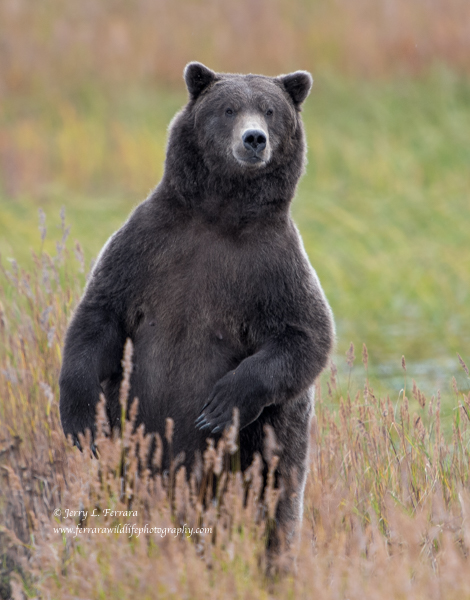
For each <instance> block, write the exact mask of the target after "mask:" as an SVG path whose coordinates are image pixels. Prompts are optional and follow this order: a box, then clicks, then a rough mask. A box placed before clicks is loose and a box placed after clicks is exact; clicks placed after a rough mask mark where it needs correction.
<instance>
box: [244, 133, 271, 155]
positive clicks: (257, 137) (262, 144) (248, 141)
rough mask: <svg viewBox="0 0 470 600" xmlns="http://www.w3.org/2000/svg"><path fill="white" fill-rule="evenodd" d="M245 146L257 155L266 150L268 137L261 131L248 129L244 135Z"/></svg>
mask: <svg viewBox="0 0 470 600" xmlns="http://www.w3.org/2000/svg"><path fill="white" fill-rule="evenodd" d="M242 140H243V145H244V146H245V148H246V149H247V150H253V151H254V152H255V154H258V153H259V152H262V151H263V150H264V149H265V148H266V141H267V139H266V135H265V133H264V131H261V129H248V130H247V131H245V132H244V134H243V135H242Z"/></svg>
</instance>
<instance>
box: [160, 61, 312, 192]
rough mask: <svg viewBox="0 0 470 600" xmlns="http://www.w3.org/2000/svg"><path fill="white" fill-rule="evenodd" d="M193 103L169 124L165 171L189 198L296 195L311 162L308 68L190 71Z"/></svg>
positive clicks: (192, 67)
mask: <svg viewBox="0 0 470 600" xmlns="http://www.w3.org/2000/svg"><path fill="white" fill-rule="evenodd" d="M184 79H185V82H186V86H187V88H188V92H189V101H188V104H187V105H186V106H185V107H184V108H183V110H182V111H180V113H178V114H177V115H176V116H175V118H174V119H173V121H172V123H171V124H170V134H169V140H168V147H167V159H166V164H165V175H166V176H167V178H168V177H170V178H171V179H172V182H173V185H174V187H175V188H177V189H178V190H179V191H180V192H181V193H182V195H183V196H184V197H185V198H186V199H187V200H188V201H189V200H190V199H191V198H193V199H197V198H199V199H201V198H203V197H204V196H207V195H212V196H213V195H214V194H216V195H225V196H230V197H233V196H234V195H237V196H240V195H243V194H245V196H246V194H247V193H248V195H249V196H250V197H251V198H254V196H255V195H256V198H257V199H258V201H262V198H264V197H267V196H271V197H272V196H273V192H275V195H276V196H279V197H281V196H282V197H283V198H284V199H285V200H287V201H290V199H291V198H292V196H293V194H294V191H295V186H296V184H297V181H298V179H299V177H300V176H301V174H302V172H303V168H304V164H305V153H306V149H305V141H304V132H303V126H302V121H301V118H300V110H301V106H302V103H303V101H304V100H305V99H306V97H307V96H308V94H309V92H310V89H311V86H312V77H311V75H310V73H308V72H306V71H296V72H295V73H291V74H289V75H280V76H278V77H266V76H263V75H251V74H250V75H239V74H231V73H215V72H214V71H212V70H210V69H209V68H207V67H205V66H204V65H203V64H201V63H198V62H191V63H189V64H188V65H187V66H186V68H185V70H184Z"/></svg>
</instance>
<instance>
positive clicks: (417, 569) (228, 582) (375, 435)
mask: <svg viewBox="0 0 470 600" xmlns="http://www.w3.org/2000/svg"><path fill="white" fill-rule="evenodd" d="M66 236H67V228H66V227H64V228H63V237H62V240H61V242H60V244H59V249H58V250H59V251H58V254H56V255H55V256H54V257H52V258H51V257H50V256H49V255H48V254H46V253H45V252H43V253H41V254H40V255H39V256H36V257H34V263H35V269H34V272H33V273H31V272H26V271H23V270H22V269H18V268H17V266H16V265H15V264H14V263H13V265H12V267H11V269H9V270H8V271H5V272H4V282H3V284H2V291H1V293H2V296H1V302H2V307H3V308H2V312H1V314H0V338H1V341H2V355H1V367H0V394H1V398H2V403H1V404H0V423H1V429H0V440H1V442H0V443H1V446H0V465H1V474H0V476H1V479H2V485H1V486H0V505H1V506H2V523H1V528H0V546H1V548H2V554H3V563H2V567H1V572H2V578H1V579H0V594H1V595H2V597H4V598H8V597H9V594H10V593H11V594H12V597H13V598H14V599H15V600H16V599H18V598H24V595H23V594H26V595H27V597H41V598H68V597H71V598H72V597H79V598H83V597H87V598H109V597H111V598H129V597H135V595H136V594H138V595H139V596H140V597H142V598H153V597H155V594H158V596H159V597H168V598H185V597H188V598H207V597H209V598H220V597H227V598H266V597H268V596H269V597H271V598H300V597H315V596H316V595H318V596H319V597H321V598H325V599H328V598H338V597H339V598H360V597H364V594H369V595H370V596H371V597H372V595H373V596H374V597H387V598H390V597H394V598H401V597H403V598H405V597H406V598H411V599H413V598H446V600H447V599H449V598H464V597H468V596H467V595H468V593H469V582H468V577H467V572H468V569H467V567H468V565H467V561H468V558H467V557H468V552H469V549H470V533H469V531H468V522H467V521H468V517H467V514H468V511H469V510H470V492H469V483H470V482H469V470H468V463H469V459H470V450H469V442H470V426H469V422H470V393H467V394H466V393H464V392H462V391H461V390H459V388H458V386H457V383H456V381H455V380H454V381H453V394H454V399H453V401H452V403H453V406H454V407H455V410H453V416H452V418H451V427H452V432H451V434H450V435H448V436H447V439H445V437H444V435H443V424H442V422H441V409H442V398H441V396H440V393H437V394H436V395H435V396H432V397H431V398H429V397H428V396H426V395H425V394H424V393H423V392H422V391H421V390H420V389H419V388H418V386H417V385H416V383H415V382H414V381H411V380H410V379H409V378H408V377H407V370H406V368H407V367H406V362H405V360H404V359H403V360H402V367H401V368H402V382H403V388H402V392H401V393H400V395H399V397H398V398H397V397H390V396H379V395H378V394H377V393H376V392H375V391H374V389H373V388H372V386H371V385H370V381H369V378H368V372H369V358H368V353H367V350H366V348H365V346H364V347H363V350H362V369H363V375H362V378H361V379H359V378H358V377H357V376H352V377H351V371H352V368H353V365H354V360H355V358H354V347H353V346H352V345H351V347H350V349H349V351H348V353H347V356H346V361H345V363H346V370H347V371H349V375H348V376H346V377H344V378H341V377H340V376H339V375H338V371H337V368H336V367H335V365H334V364H333V365H332V366H331V369H330V372H329V373H327V374H326V377H325V378H324V380H323V385H322V386H320V385H318V387H317V403H316V417H315V419H314V421H313V423H312V431H311V468H310V473H309V478H308V482H307V488H306V493H305V507H304V521H303V525H302V528H301V538H300V543H299V546H298V549H297V550H298V557H297V561H296V563H294V564H293V563H292V560H291V557H290V556H291V555H289V554H285V553H281V555H280V556H279V558H278V559H277V560H276V561H275V562H274V563H271V564H266V554H265V551H264V540H265V536H266V531H267V527H269V526H270V523H271V516H272V514H273V510H274V507H275V503H276V499H277V495H276V492H275V490H273V488H272V487H270V486H268V488H267V491H266V492H265V493H264V494H261V488H260V484H261V472H260V464H259V461H256V460H255V462H254V464H253V467H252V469H251V471H250V472H249V473H248V474H247V476H246V477H245V479H242V477H241V476H240V474H239V473H236V472H232V471H231V469H230V468H229V466H230V464H232V463H233V462H236V461H231V460H230V455H231V454H233V453H234V452H236V450H237V447H236V430H232V431H230V432H229V434H227V435H226V436H225V437H224V439H223V441H222V442H221V443H219V445H218V446H217V448H214V447H213V445H211V444H208V450H207V451H206V454H205V456H204V463H203V465H201V467H200V471H199V474H198V473H197V472H196V474H195V475H193V476H192V478H191V479H190V482H189V484H188V483H186V477H185V473H184V471H183V469H179V470H178V469H177V464H178V457H175V463H174V464H175V468H173V469H171V470H170V473H169V474H165V473H161V472H160V470H159V468H158V457H157V459H156V460H155V461H154V464H155V466H156V468H157V476H156V478H150V477H149V473H148V472H147V471H143V472H140V473H139V472H138V470H137V464H138V460H139V457H140V460H141V463H142V464H145V457H146V456H147V451H148V448H149V444H150V439H149V438H144V436H143V432H142V430H141V429H139V430H137V432H136V433H135V434H132V425H131V423H129V422H128V423H127V424H126V425H125V427H124V429H123V431H122V432H118V433H117V434H116V435H115V436H114V438H113V439H111V438H109V437H106V436H105V435H104V433H105V429H106V425H105V417H104V406H103V404H101V405H100V407H99V411H98V414H99V417H98V422H99V431H100V432H101V433H100V435H99V436H98V438H97V442H98V448H99V455H100V458H99V460H96V459H94V458H92V456H91V452H89V451H85V452H83V453H82V454H81V453H80V452H79V451H78V450H77V449H76V448H71V447H69V446H68V445H67V444H66V441H65V438H64V436H63V434H62V431H61V428H60V422H59V413H58V385H57V378H58V371H59V367H60V357H61V343H62V339H63V334H64V330H65V327H66V323H67V320H68V318H69V316H70V311H71V309H72V307H73V306H74V304H75V303H76V301H77V298H78V294H79V291H80V288H81V286H82V284H83V275H78V274H77V267H78V270H79V269H80V268H81V266H82V264H83V263H82V257H81V254H80V250H79V249H76V250H77V253H76V256H73V255H71V254H69V252H68V250H67V249H66V248H64V241H65V238H66ZM5 279H6V280H8V283H5ZM124 364H125V369H124V371H125V373H126V374H127V377H128V376H129V373H130V369H131V354H130V348H129V347H128V348H127V354H126V356H125V361H124ZM461 368H462V372H463V373H464V376H465V377H468V369H467V367H466V365H465V363H464V362H463V360H461ZM361 381H365V384H364V387H362V384H361ZM125 382H126V376H125V378H124V384H123V386H122V394H121V401H122V403H123V407H125V403H126V393H127V392H126V390H127V389H128V388H126V383H125ZM359 385H360V388H359ZM322 389H323V391H322ZM448 402H450V400H449V399H448ZM414 407H415V408H414ZM136 409H137V405H136V404H135V405H134V412H133V413H132V411H131V415H132V414H134V415H135V411H136ZM167 435H168V436H169V437H170V436H171V424H168V427H167ZM83 446H84V447H85V448H87V447H88V443H87V442H86V441H83ZM266 453H267V455H266V457H267V459H268V462H270V464H271V465H272V467H273V468H274V466H275V464H276V463H275V459H276V456H275V452H274V441H273V440H271V442H270V443H268V444H267V445H266ZM224 457H227V458H224ZM201 479H202V481H203V484H204V481H205V482H206V483H209V484H210V482H211V481H212V480H216V481H217V490H218V492H217V495H216V497H215V499H214V500H213V501H210V500H209V497H210V496H208V495H207V494H209V491H208V490H210V489H211V486H209V487H207V488H204V485H202V491H199V488H198V486H197V481H199V480H201ZM172 482H174V483H175V486H176V487H175V488H174V489H173V487H172V486H171V483H172ZM205 489H206V491H204V490H205ZM246 491H247V492H248V501H247V503H246V505H244V495H245V493H246ZM204 498H206V501H205V502H204ZM56 509H60V514H58V511H57V510H56ZM107 510H108V511H117V512H114V513H109V512H108V513H106V511H107ZM67 511H76V513H75V515H69V514H68V513H67ZM79 511H82V512H81V513H80V514H79ZM119 511H122V512H121V513H119ZM125 511H134V512H132V513H129V514H126V513H125ZM92 513H93V514H94V515H96V516H92ZM146 525H147V528H148V529H149V528H152V527H154V528H158V529H157V530H155V531H154V532H149V533H146V532H145V531H144V532H139V531H138V530H136V529H134V530H132V529H131V527H132V526H134V527H140V528H144V529H145V526H146ZM58 527H69V528H70V530H69V531H68V532H66V531H63V532H62V533H61V532H60V530H58V529H57V528H58ZM100 527H108V528H110V529H111V530H112V531H108V532H107V533H105V532H103V531H102V530H98V529H97V528H100ZM178 527H180V528H183V527H186V529H185V530H184V533H181V532H180V533H176V532H174V531H173V532H168V533H166V534H163V532H162V529H165V528H170V529H174V528H178ZM196 527H200V528H201V527H202V528H209V529H210V530H211V531H210V533H209V532H208V531H207V530H206V532H205V533H204V534H202V533H198V534H197V533H193V534H192V535H190V533H189V530H190V529H191V528H196ZM267 572H268V573H271V574H270V576H269V577H268V576H267V574H266V573H267Z"/></svg>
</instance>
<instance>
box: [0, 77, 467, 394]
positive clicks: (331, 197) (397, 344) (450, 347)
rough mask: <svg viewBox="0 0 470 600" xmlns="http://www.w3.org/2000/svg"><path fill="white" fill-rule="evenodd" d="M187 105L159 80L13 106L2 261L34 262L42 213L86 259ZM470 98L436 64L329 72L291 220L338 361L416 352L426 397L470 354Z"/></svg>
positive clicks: (138, 188) (145, 176) (394, 363)
mask: <svg viewBox="0 0 470 600" xmlns="http://www.w3.org/2000/svg"><path fill="white" fill-rule="evenodd" d="M181 87H182V86H181ZM184 102H185V94H184V92H183V90H181V93H180V92H174V93H168V92H164V91H162V90H160V89H158V88H157V87H154V88H149V89H130V90H126V91H125V92H121V93H120V94H119V95H117V96H114V95H113V94H112V93H111V92H109V91H108V92H104V91H102V90H101V91H100V90H99V89H82V90H81V91H80V93H76V94H75V95H70V96H69V97H67V95H65V97H58V98H56V99H55V100H54V102H53V103H51V99H50V98H48V99H46V98H42V99H41V98H39V99H38V98H37V97H33V98H28V97H25V98H23V97H22V98H20V99H18V98H16V97H15V98H12V99H10V100H9V101H8V102H6V103H4V106H3V111H2V114H1V117H0V127H1V131H2V139H3V140H5V143H4V144H3V155H2V157H3V165H4V169H3V182H2V183H3V185H2V196H1V199H0V203H1V204H0V207H1V213H2V219H1V222H0V252H1V253H2V255H3V259H4V260H5V259H7V258H8V257H15V258H16V259H17V260H18V261H19V262H20V263H22V264H25V265H26V264H31V259H30V249H31V248H33V249H35V250H36V251H38V250H39V248H40V245H41V240H40V236H39V232H38V209H39V208H42V209H43V210H44V212H45V214H46V218H47V226H48V235H47V238H46V242H45V249H46V250H51V249H52V248H53V247H54V244H55V239H56V237H57V226H58V224H59V223H60V209H61V207H62V206H64V207H65V212H66V219H67V222H68V224H69V225H70V226H71V234H70V238H71V240H72V242H74V241H75V240H78V241H79V242H80V244H81V246H82V247H83V249H84V254H85V258H86V261H87V264H89V263H90V260H91V259H92V258H93V257H96V255H97V253H98V252H99V249H100V248H101V246H102V245H103V243H104V242H105V241H106V239H107V237H108V236H109V235H110V234H111V233H112V232H113V231H114V230H116V229H117V228H118V227H119V226H120V225H121V224H122V223H123V221H124V220H125V219H126V218H127V216H128V214H129V212H130V211H131V209H132V208H133V207H134V206H135V205H136V204H137V203H139V202H140V201H141V200H142V199H143V198H145V196H146V195H147V194H148V192H149V191H150V190H151V189H152V187H154V186H155V185H156V183H158V181H159V179H160V177H161V174H162V169H163V161H164V153H165V143H166V128H167V126H168V123H169V121H170V119H171V117H172V116H173V114H174V113H175V112H176V110H178V108H179V107H180V106H181V105H182V104H183V103H184ZM469 105H470V84H469V82H468V80H467V79H466V78H463V77H458V76H456V75H453V74H452V72H450V71H449V70H445V69H436V70H435V71H434V72H433V73H431V74H430V75H428V76H427V77H425V78H423V79H421V80H416V79H402V80H396V79H395V80H392V81H383V82H380V81H375V82H370V81H369V82H364V81H362V82H358V81H350V80H349V81H348V80H347V79H345V78H340V77H337V76H336V77H335V76H332V75H328V74H325V73H324V74H319V75H318V77H316V80H315V83H314V89H313V92H312V95H311V97H310V98H309V99H308V101H307V103H306V106H305V110H304V119H305V123H306V129H307V139H308V145H309V163H308V167H307V174H306V176H305V177H304V178H303V180H302V181H301V184H300V186H299V190H298V194H297V198H296V200H295V202H294V204H293V214H294V217H295V220H296V222H297V224H298V226H299V228H300V230H301V233H302V235H303V238H304V242H305V246H306V249H307V252H308V254H309V256H310V258H311V262H312V264H313V265H314V267H315V268H316V269H317V272H318V274H319V276H320V280H321V281H322V284H323V286H324V288H325V291H326V293H327V296H328V298H329V300H330V302H331V305H332V307H333V311H334V313H335V316H336V321H337V327H338V354H339V355H344V352H345V351H346V350H347V348H348V347H349V343H350V342H351V341H353V342H354V343H355V344H356V345H358V344H359V346H360V345H361V344H362V343H363V342H365V343H366V344H367V346H368V347H369V349H370V352H371V369H372V370H373V371H374V370H376V369H378V371H377V373H378V375H379V376H380V378H381V379H382V378H383V377H384V376H387V377H388V376H393V373H394V372H396V371H397V370H399V367H400V359H401V355H402V354H404V355H405V356H406V358H407V360H408V364H409V367H410V369H411V370H412V373H413V374H416V376H419V375H425V380H426V382H425V383H424V385H425V387H426V388H427V390H428V391H431V390H433V391H435V390H434V388H435V387H443V386H448V379H449V377H448V376H449V374H451V375H456V376H458V377H460V378H461V374H460V372H459V369H458V361H457V355H456V353H457V352H459V353H460V354H462V355H463V356H465V355H467V356H468V351H469V348H470V333H469V330H468V326H466V323H468V322H469V321H470V298H469V285H468V273H469V271H470V248H469V245H468V243H467V242H468V230H469V225H470V201H469V189H470V169H469V165H470V147H469V145H468V136H467V132H468V131H469V130H470V111H469V109H468V107H469ZM5 165H6V166H5ZM7 167H8V168H7ZM462 384H463V382H462ZM398 385H399V384H398Z"/></svg>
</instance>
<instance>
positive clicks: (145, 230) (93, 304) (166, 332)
mask: <svg viewBox="0 0 470 600" xmlns="http://www.w3.org/2000/svg"><path fill="white" fill-rule="evenodd" d="M185 80H186V84H187V87H188V91H189V101H188V103H187V105H186V106H185V107H184V108H183V109H182V110H181V112H179V113H178V114H177V115H176V116H175V118H174V119H173V121H172V123H171V126H170V130H169V140H168V147H167V157H166V162H165V172H164V176H163V179H162V181H161V183H160V184H159V185H158V186H157V188H156V189H155V190H154V191H153V193H152V194H151V195H150V196H149V197H148V198H147V199H146V200H145V201H144V202H143V203H142V204H140V205H139V206H138V207H137V208H136V209H135V210H134V212H133V213H132V214H131V216H130V217H129V219H128V221H127V222H126V223H125V224H124V226H123V227H122V228H121V229H120V230H119V231H117V232H116V233H115V234H114V235H113V236H112V237H111V238H110V239H109V240H108V242H107V243H106V245H105V247H104V248H103V250H102V252H101V254H100V256H99V257H98V260H97V263H96V265H95V267H94V269H93V272H92V274H91V276H90V278H89V281H88V283H87V286H86V289H85V293H84V295H83V297H82V299H81V301H80V303H79V305H78V307H77V309H76V311H75V313H74V315H73V318H72V321H71V323H70V326H69V328H68V331H67V335H66V340H65V348H64V355H63V364H62V370H61V374H60V413H61V419H62V425H63V429H64V432H65V434H71V435H72V437H73V439H74V440H75V441H77V440H78V438H77V434H78V433H79V432H84V431H85V429H87V428H89V429H91V431H92V432H93V431H94V424H95V407H96V404H97V402H98V399H99V394H100V392H101V391H104V394H105V396H106V400H107V411H108V416H109V419H110V423H111V425H112V426H115V425H117V424H118V423H119V419H120V407H119V400H118V396H119V386H120V381H121V377H122V368H121V360H122V355H123V347H124V343H125V340H126V338H130V339H131V340H132V342H133V345H134V356H133V361H134V369H133V373H132V378H131V391H130V398H133V397H134V396H137V397H138V398H139V414H138V423H141V422H143V423H144V424H145V428H146V431H147V432H155V431H156V432H159V433H160V435H161V436H162V437H163V433H164V428H165V419H166V418H167V417H171V418H172V419H173V420H174V436H173V449H172V451H173V455H176V454H178V453H179V452H181V451H182V452H184V453H185V457H186V464H187V466H188V467H191V465H192V462H193V460H194V457H195V455H196V453H197V452H201V453H202V452H203V451H204V449H205V448H206V447H207V442H206V439H207V438H208V437H209V436H212V437H217V436H219V435H220V433H221V431H222V430H223V429H224V427H225V426H227V425H229V424H230V421H231V418H232V412H233V408H234V407H237V408H238V410H239V416H240V453H241V455H240V459H241V467H242V469H245V468H246V467H247V466H248V465H249V464H250V463H251V461H252V458H253V454H254V452H260V453H262V450H263V440H264V429H263V428H264V425H266V424H268V425H270V426H272V428H273V429H274V432H275V434H276V438H277V441H278V444H279V446H280V462H279V467H278V470H279V475H280V476H281V477H282V480H283V482H284V487H285V493H284V494H283V496H282V498H281V502H280V503H279V507H278V519H279V520H280V521H281V522H284V523H285V522H287V521H291V520H294V521H295V520H296V519H297V518H299V516H300V513H301V508H302V496H303V488H304V483H305V476H306V468H307V456H308V439H309V424H310V417H311V414H312V408H313V385H314V382H315V380H316V378H317V377H318V375H319V374H320V372H321V371H322V369H323V368H324V367H325V365H326V363H327V360H328V357H329V354H330V351H331V348H332V343H333V337H334V326H333V318H332V314H331V310H330V308H329V306H328V303H327V301H326V299H325V296H324V294H323V291H322V288H321V286H320V283H319V281H318V278H317V276H316V274H315V271H314V270H313V268H312V267H311V265H310V263H309V261H308V258H307V255H306V253H305V251H304V248H303V245H302V241H301V238H300V235H299V232H298V230H297V229H296V227H295V225H294V223H293V221H292V219H291V217H290V214H289V206H290V203H291V200H292V198H293V196H294V193H295V189H296V185H297V182H298V180H299V178H300V176H301V174H302V173H303V170H304V164H305V154H306V148H305V140H304V130H303V126H302V121H301V115H300V107H301V104H302V102H303V101H304V100H305V98H306V96H307V95H308V93H309V91H310V87H311V83H312V80H311V77H310V75H309V74H308V73H306V72H304V71H298V72H296V73H292V74H290V75H285V76H280V77H277V78H271V77H264V76H259V75H233V74H220V73H214V72H212V71H211V70H209V69H207V68H206V67H204V66H203V65H201V64H199V63H190V64H189V65H188V66H187V67H186V70H185ZM164 461H168V453H166V454H165V453H164ZM165 464H166V463H165Z"/></svg>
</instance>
